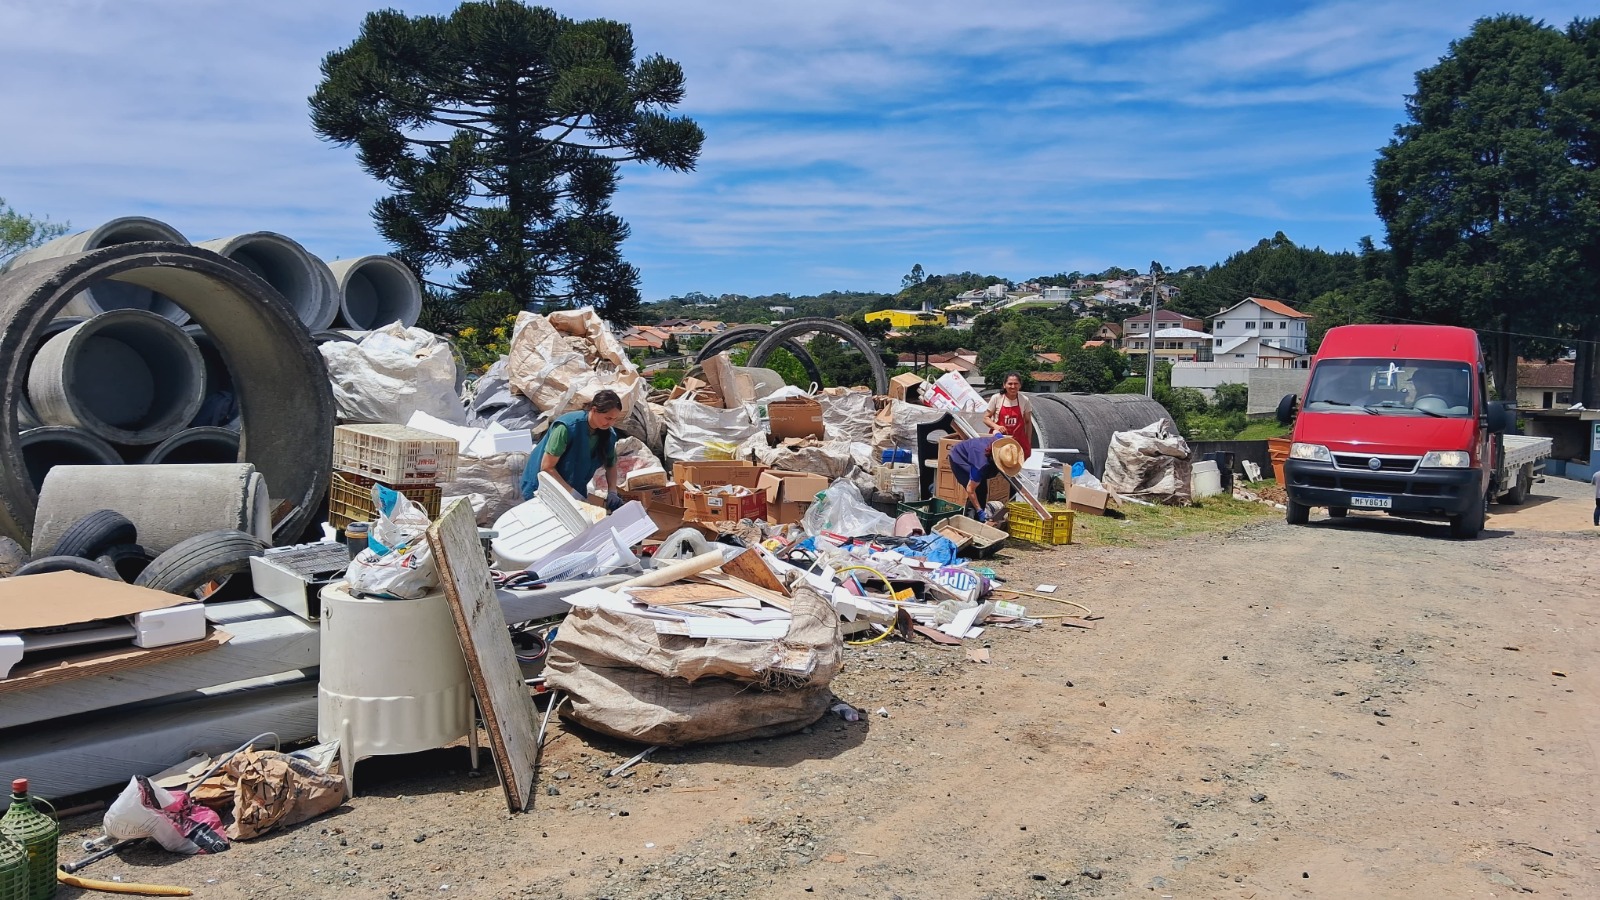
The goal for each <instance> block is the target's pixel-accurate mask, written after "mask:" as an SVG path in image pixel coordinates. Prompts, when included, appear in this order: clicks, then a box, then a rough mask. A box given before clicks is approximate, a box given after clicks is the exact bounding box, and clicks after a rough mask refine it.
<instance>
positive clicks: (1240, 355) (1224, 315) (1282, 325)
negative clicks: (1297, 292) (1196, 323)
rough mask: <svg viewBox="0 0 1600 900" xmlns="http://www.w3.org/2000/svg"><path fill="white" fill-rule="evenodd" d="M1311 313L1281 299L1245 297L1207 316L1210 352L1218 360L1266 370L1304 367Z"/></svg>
mask: <svg viewBox="0 0 1600 900" xmlns="http://www.w3.org/2000/svg"><path fill="white" fill-rule="evenodd" d="M1311 318H1312V317H1311V316H1310V315H1308V314H1306V313H1303V312H1301V311H1299V310H1298V309H1295V308H1294V307H1292V306H1289V305H1288V304H1287V303H1284V302H1283V301H1281V300H1268V299H1266V298H1263V297H1246V298H1245V299H1243V300H1241V301H1239V302H1238V303H1235V304H1234V305H1232V306H1230V307H1228V308H1227V309H1224V310H1222V311H1220V312H1218V313H1217V314H1216V315H1214V316H1212V317H1211V338H1212V346H1211V352H1212V355H1213V356H1214V357H1216V359H1217V361H1218V362H1238V363H1242V364H1243V365H1246V366H1259V367H1262V368H1267V369H1304V368H1307V367H1309V366H1310V365H1311V355H1310V354H1309V353H1307V352H1306V337H1307V334H1306V324H1307V323H1308V322H1310V321H1311Z"/></svg>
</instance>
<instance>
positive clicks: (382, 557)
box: [346, 484, 439, 600]
mask: <svg viewBox="0 0 1600 900" xmlns="http://www.w3.org/2000/svg"><path fill="white" fill-rule="evenodd" d="M372 502H373V506H374V507H375V508H376V509H377V510H378V521H376V522H374V523H372V530H371V531H370V532H369V533H368V535H367V549H365V550H363V551H361V552H360V553H359V554H357V555H356V558H355V559H353V560H351V561H350V568H349V569H348V570H347V572H346V577H347V579H348V580H349V582H350V591H351V593H353V594H355V595H357V596H362V595H377V596H386V597H394V598H396V599H399V600H416V599H418V598H421V597H425V596H427V595H428V594H429V593H430V592H432V591H433V590H434V589H435V588H437V587H438V586H439V567H438V566H437V565H436V564H435V563H434V561H433V551H432V550H430V549H429V547H428V541H427V531H428V525H429V524H430V523H429V521H428V516H427V514H426V513H424V512H423V511H422V507H420V506H418V505H417V504H415V503H413V502H412V501H411V500H410V498H408V497H406V496H405V495H404V494H401V493H399V492H398V491H395V490H392V489H390V488H387V487H384V486H383V485H381V484H375V485H373V486H372Z"/></svg>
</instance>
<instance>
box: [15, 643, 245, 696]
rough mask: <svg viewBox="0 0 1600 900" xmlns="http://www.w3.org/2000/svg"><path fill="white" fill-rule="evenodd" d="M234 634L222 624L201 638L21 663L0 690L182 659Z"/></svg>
mask: <svg viewBox="0 0 1600 900" xmlns="http://www.w3.org/2000/svg"><path fill="white" fill-rule="evenodd" d="M231 637H232V635H230V634H228V633H227V632H226V631H223V630H222V629H220V628H213V629H211V633H210V634H208V635H206V636H205V637H203V638H201V639H200V640H198V641H187V642H185V643H182V644H169V645H168V646H165V647H150V648H148V649H147V648H144V647H131V646H127V645H123V646H119V647H113V648H112V649H110V650H100V651H97V652H93V653H80V654H78V655H76V656H69V657H66V658H64V659H55V660H51V661H50V662H44V663H34V664H33V665H19V666H17V667H16V668H14V669H12V670H11V677H10V678H7V679H5V680H3V681H0V694H4V693H7V692H10V691H21V690H29V689H32V688H39V687H43V686H45V685H47V684H59V683H61V682H63V681H72V680H74V679H78V678H88V677H90V676H94V675H105V674H107V673H110V672H120V671H122V670H124V669H134V668H138V667H139V666H148V665H150V664H151V663H158V662H166V661H167V660H171V659H182V658H184V657H187V656H194V655H195V654H197V653H204V652H206V651H207V650H215V649H216V648H218V647H221V646H222V645H223V644H226V643H227V642H228V640H229V639H230V638H231Z"/></svg>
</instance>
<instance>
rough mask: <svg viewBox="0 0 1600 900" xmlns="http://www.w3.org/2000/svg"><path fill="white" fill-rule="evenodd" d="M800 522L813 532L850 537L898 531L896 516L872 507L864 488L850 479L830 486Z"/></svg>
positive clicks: (809, 532) (841, 479) (840, 480)
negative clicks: (864, 496)
mask: <svg viewBox="0 0 1600 900" xmlns="http://www.w3.org/2000/svg"><path fill="white" fill-rule="evenodd" d="M800 524H801V527H803V528H805V530H806V533H807V534H811V535H816V534H821V533H822V532H824V531H830V532H833V533H834V534H842V535H845V536H846V537H860V536H862V535H867V534H893V533H894V519H892V518H890V517H888V516H886V515H884V514H883V513H881V512H878V511H877V510H875V509H873V508H872V507H870V506H868V505H867V501H866V500H864V499H862V497H861V490H860V489H859V488H857V487H856V486H855V485H854V484H852V483H851V482H850V480H849V479H847V478H840V479H838V480H836V481H834V482H833V483H832V484H830V485H828V489H827V490H826V491H824V492H823V495H822V499H820V500H818V501H817V502H815V503H813V504H811V508H810V509H808V510H806V513H805V516H803V517H802V518H801V520H800Z"/></svg>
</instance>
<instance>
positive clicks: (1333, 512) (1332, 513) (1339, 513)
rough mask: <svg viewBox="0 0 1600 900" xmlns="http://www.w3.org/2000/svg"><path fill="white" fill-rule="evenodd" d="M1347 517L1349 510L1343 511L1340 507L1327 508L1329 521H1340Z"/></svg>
mask: <svg viewBox="0 0 1600 900" xmlns="http://www.w3.org/2000/svg"><path fill="white" fill-rule="evenodd" d="M1348 515H1350V510H1348V509H1345V508H1344V507H1342V506H1330V507H1328V518H1330V519H1342V518H1344V517H1345V516H1348Z"/></svg>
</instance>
